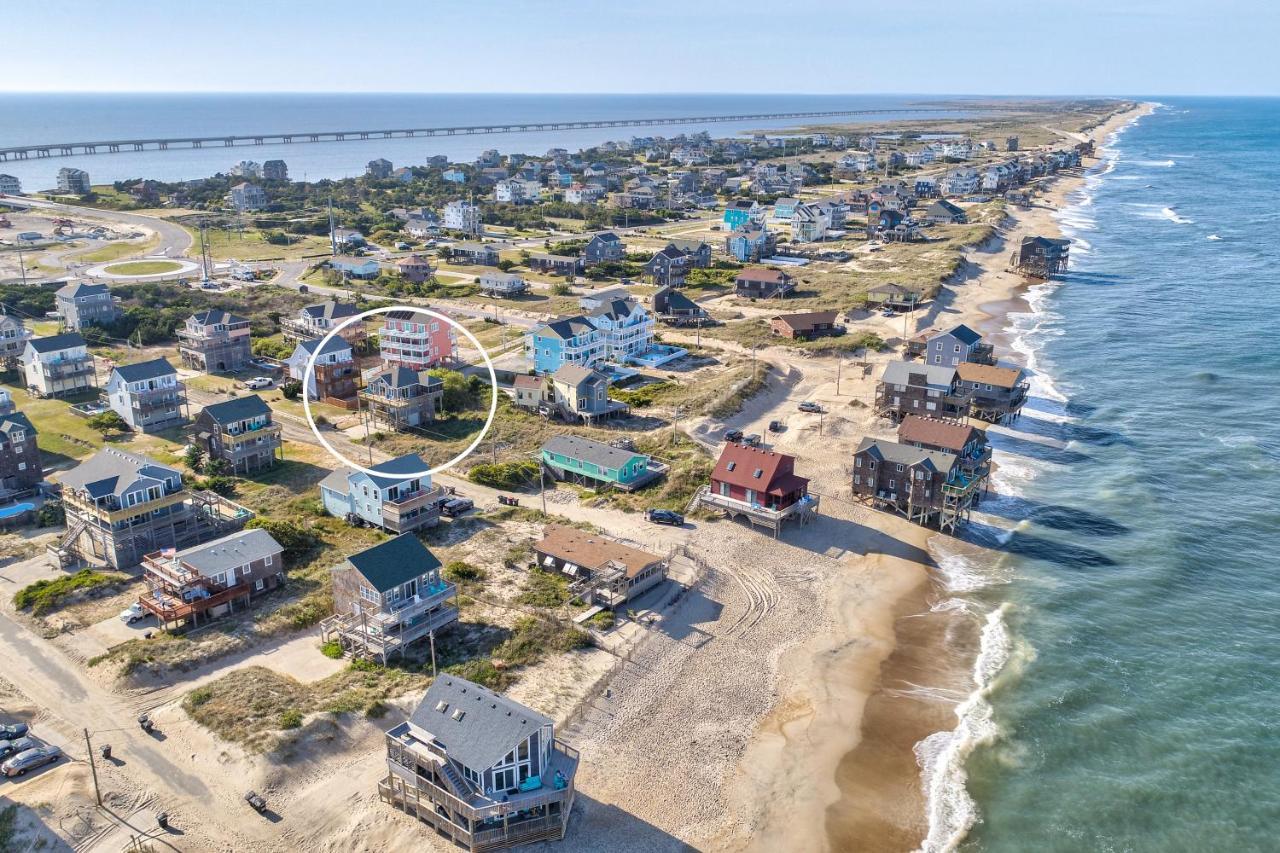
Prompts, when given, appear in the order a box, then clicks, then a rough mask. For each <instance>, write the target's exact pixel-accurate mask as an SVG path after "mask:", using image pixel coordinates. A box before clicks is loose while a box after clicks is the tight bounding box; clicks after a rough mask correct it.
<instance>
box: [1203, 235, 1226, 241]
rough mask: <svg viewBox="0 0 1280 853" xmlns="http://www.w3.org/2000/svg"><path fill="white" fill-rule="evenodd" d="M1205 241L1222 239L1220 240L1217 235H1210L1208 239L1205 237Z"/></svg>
mask: <svg viewBox="0 0 1280 853" xmlns="http://www.w3.org/2000/svg"><path fill="white" fill-rule="evenodd" d="M1205 239H1206V240H1221V239H1222V238H1221V237H1219V236H1218V235H1217V234H1210V235H1209V236H1208V237H1205Z"/></svg>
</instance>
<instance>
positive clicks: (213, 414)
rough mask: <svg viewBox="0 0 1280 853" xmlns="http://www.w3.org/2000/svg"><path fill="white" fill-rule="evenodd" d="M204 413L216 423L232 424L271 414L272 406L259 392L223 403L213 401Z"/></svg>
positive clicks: (205, 408)
mask: <svg viewBox="0 0 1280 853" xmlns="http://www.w3.org/2000/svg"><path fill="white" fill-rule="evenodd" d="M203 414H206V415H208V416H209V417H210V418H212V419H213V422H214V423H217V424H230V423H235V422H236V421H243V420H247V419H249V418H256V417H257V416H258V415H270V414H271V407H270V406H268V405H267V404H266V403H265V402H264V401H263V399H262V398H261V397H259V396H258V395H257V394H245V395H244V396H243V397H235V398H233V399H231V400H223V401H222V402H221V403H211V404H209V405H208V406H205V407H204V410H203Z"/></svg>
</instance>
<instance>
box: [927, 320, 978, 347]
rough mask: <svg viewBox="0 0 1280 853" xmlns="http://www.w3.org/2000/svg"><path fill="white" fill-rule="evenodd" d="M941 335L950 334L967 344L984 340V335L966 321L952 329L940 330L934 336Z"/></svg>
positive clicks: (970, 344) (971, 344)
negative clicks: (967, 324)
mask: <svg viewBox="0 0 1280 853" xmlns="http://www.w3.org/2000/svg"><path fill="white" fill-rule="evenodd" d="M941 335H950V336H951V337H953V338H955V339H956V340H958V341H960V343H962V344H964V345H965V346H973V345H974V344H976V343H977V342H978V341H980V340H982V335H980V334H978V333H977V332H975V331H974V330H973V329H970V328H969V327H968V326H966V325H965V324H964V323H961V324H960V325H958V326H956V327H954V328H952V329H949V330H947V331H946V332H940V333H939V334H938V335H935V336H934V337H940V336H941Z"/></svg>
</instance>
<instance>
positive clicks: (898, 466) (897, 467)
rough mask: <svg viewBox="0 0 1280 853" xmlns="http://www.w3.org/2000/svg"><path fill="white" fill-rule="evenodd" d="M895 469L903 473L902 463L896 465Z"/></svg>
mask: <svg viewBox="0 0 1280 853" xmlns="http://www.w3.org/2000/svg"><path fill="white" fill-rule="evenodd" d="M893 470H895V471H897V472H898V473H899V474H901V473H902V466H901V465H895V466H894V469H893Z"/></svg>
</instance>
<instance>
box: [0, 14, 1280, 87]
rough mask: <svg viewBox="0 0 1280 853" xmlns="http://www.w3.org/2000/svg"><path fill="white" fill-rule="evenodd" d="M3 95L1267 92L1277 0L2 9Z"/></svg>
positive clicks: (1278, 83) (1277, 63)
mask: <svg viewBox="0 0 1280 853" xmlns="http://www.w3.org/2000/svg"><path fill="white" fill-rule="evenodd" d="M7 5H8V8H7V9H6V10H5V11H4V12H0V20H2V21H3V25H2V26H0V29H2V30H3V31H4V33H5V34H4V43H5V51H4V52H5V55H6V62H5V69H4V74H3V75H2V76H0V91H11V92H13V91H272V92H278V91H318V92H333V91H349V92H351V91H379V92H393V91H408V92H805V93H924V92H937V93H965V94H969V93H971V94H1044V95H1055V94H1155V95H1159V94H1187V95H1199V94H1242V95H1257V94H1270V95H1275V94H1280V60H1277V57H1276V52H1277V40H1280V3H1276V2H1274V0H1270V1H1269V0H1218V2H1189V0H1162V2H1157V0H1065V2H1063V0H1054V2H1051V3H1050V2H1042V0H1002V2H993V0H951V2H941V1H940V0H890V2H866V0H845V2H816V0H789V2H778V0H679V1H678V2H677V0H631V2H626V0H594V2H590V1H589V0H488V2H485V0H468V2H456V0H416V2H408V0H366V2H351V0H343V1H342V2H333V0H204V2H200V3H197V2H193V1H192V0H167V2H166V1H165V0H125V2H102V0H38V2H21V0H12V2H11V3H9V4H7Z"/></svg>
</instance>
